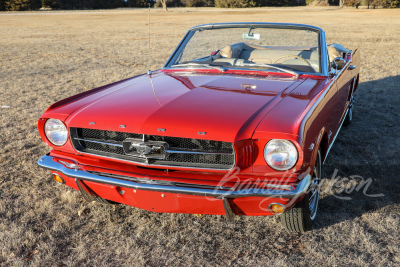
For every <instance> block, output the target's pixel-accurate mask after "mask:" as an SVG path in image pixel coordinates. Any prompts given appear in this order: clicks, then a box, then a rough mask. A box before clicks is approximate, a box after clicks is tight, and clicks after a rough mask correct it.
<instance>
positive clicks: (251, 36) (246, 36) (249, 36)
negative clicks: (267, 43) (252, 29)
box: [243, 33, 260, 40]
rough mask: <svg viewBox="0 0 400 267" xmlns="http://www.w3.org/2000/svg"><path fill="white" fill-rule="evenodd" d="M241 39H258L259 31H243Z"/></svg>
mask: <svg viewBox="0 0 400 267" xmlns="http://www.w3.org/2000/svg"><path fill="white" fill-rule="evenodd" d="M243 40H260V34H259V33H243Z"/></svg>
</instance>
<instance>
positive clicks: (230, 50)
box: [220, 43, 244, 58]
mask: <svg viewBox="0 0 400 267" xmlns="http://www.w3.org/2000/svg"><path fill="white" fill-rule="evenodd" d="M243 46H244V43H237V44H233V45H227V46H225V47H224V49H222V50H221V52H220V54H221V56H223V57H226V58H238V57H239V55H240V53H241V52H242V50H243Z"/></svg>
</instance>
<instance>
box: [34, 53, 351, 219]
mask: <svg viewBox="0 0 400 267" xmlns="http://www.w3.org/2000/svg"><path fill="white" fill-rule="evenodd" d="M346 60H347V65H346V67H345V68H344V69H343V70H341V71H340V73H338V74H337V75H331V76H317V75H315V76H313V75H300V76H299V77H293V76H292V75H288V74H285V73H280V72H266V71H243V70H229V71H227V72H224V73H219V72H218V71H215V70H210V69H205V70H198V71H194V70H190V71H189V70H182V69H180V70H160V71H156V72H153V74H151V75H141V76H137V77H133V78H130V79H126V80H124V81H121V82H118V83H114V84H111V85H108V86H103V87H100V88H97V89H94V90H91V91H88V92H85V93H82V94H79V95H76V96H73V97H70V98H67V99H65V100H62V101H60V102H57V103H55V104H54V105H52V106H51V107H50V108H49V109H48V110H47V111H46V112H45V113H44V114H43V115H42V117H41V118H40V119H39V123H38V127H39V132H40V135H41V137H42V139H43V140H44V141H45V142H46V143H47V144H48V145H49V146H51V147H52V148H53V149H54V150H52V151H51V152H50V155H51V156H52V157H54V158H55V159H57V158H59V159H64V160H66V161H68V162H71V163H74V164H76V165H78V166H79V168H80V169H81V170H84V171H97V172H107V173H111V174H115V175H125V176H130V177H140V178H141V179H149V180H151V179H155V180H159V181H168V182H182V183H183V182H184V183H190V184H195V185H196V184H197V185H208V186H218V185H221V184H223V185H225V186H237V179H239V180H240V184H241V185H246V184H247V185H253V186H259V187H261V188H264V187H265V188H267V187H268V186H266V185H265V183H266V182H268V181H276V180H277V179H279V183H281V184H293V185H295V184H296V183H298V182H299V180H300V179H301V178H302V177H304V175H307V174H311V173H312V172H311V170H312V169H313V163H314V162H315V158H316V153H317V151H318V149H321V153H322V155H323V159H325V157H326V155H327V153H328V151H329V148H330V146H331V145H332V143H333V141H334V137H335V136H336V134H337V133H338V131H339V130H340V126H341V123H342V122H343V119H344V116H345V114H346V111H347V107H348V105H349V102H350V97H351V96H352V94H353V93H354V91H355V90H356V88H357V85H358V79H359V78H358V73H359V54H358V51H357V50H356V51H354V52H353V53H352V55H351V56H349V57H348V58H347V59H346ZM351 64H354V65H355V66H356V68H355V69H353V70H350V69H349V66H350V65H351ZM49 118H53V119H59V120H61V121H63V122H64V123H65V125H66V126H67V127H77V128H93V129H99V130H108V131H119V132H126V133H139V134H146V135H158V136H173V137H183V138H194V139H204V140H218V141H225V142H232V143H233V145H234V149H235V154H236V163H235V166H240V167H241V168H240V170H238V171H237V172H236V173H234V176H235V179H236V178H237V179H236V180H235V179H232V174H233V172H235V171H236V170H212V169H210V170H202V169H196V168H189V169H188V168H181V167H160V166H151V168H145V167H143V166H139V165H138V164H136V163H134V162H126V161H124V160H120V159H117V158H105V157H102V156H98V155H92V154H90V155H88V154H84V153H81V152H79V151H77V150H75V148H74V147H73V145H72V143H71V140H68V141H67V143H66V144H65V145H63V146H61V147H58V146H54V145H53V144H51V143H50V142H49V141H48V140H47V138H46V135H45V133H44V123H45V122H46V120H47V119H49ZM90 123H95V124H90ZM121 125H123V128H121ZM160 128H162V129H165V131H159V129H160ZM199 132H205V133H206V134H205V135H199ZM271 139H286V140H290V141H291V142H292V143H293V144H294V145H295V146H296V148H297V150H298V152H299V158H298V161H297V163H296V165H295V166H294V167H293V168H292V169H291V170H290V171H286V172H280V171H276V170H274V169H272V168H271V167H269V166H268V164H266V162H265V159H264V155H263V150H264V147H265V145H266V143H267V142H268V141H269V140H271ZM247 147H251V148H252V151H251V157H244V156H243V155H244V152H243V150H244V149H247ZM52 172H53V173H57V174H58V175H60V176H61V177H63V179H64V181H65V183H66V185H68V186H70V187H72V188H75V189H77V190H78V187H77V184H76V181H75V180H74V179H73V178H70V177H68V176H66V175H64V174H63V173H61V172H57V171H54V170H53V171H52ZM299 178H300V179H299ZM84 184H85V185H86V186H87V187H88V188H90V189H91V192H92V194H95V195H97V196H99V197H102V198H105V199H108V200H112V201H115V202H119V203H124V204H127V205H131V206H135V207H139V208H142V209H146V210H150V211H156V212H179V213H197V214H225V210H224V206H223V203H222V200H221V199H215V198H214V199H212V198H209V197H206V196H192V195H185V194H175V193H163V192H151V191H143V190H132V189H130V188H124V187H118V186H112V185H106V184H99V183H94V182H90V181H85V182H84ZM121 192H124V193H123V194H121ZM300 199H301V198H299V199H297V200H296V201H290V199H287V198H280V199H276V198H260V197H242V198H235V199H230V200H229V201H230V204H231V206H232V209H233V210H234V212H235V214H237V215H271V212H270V211H269V210H268V205H269V204H271V203H281V204H283V205H285V206H286V207H287V208H290V207H291V206H292V205H294V204H295V203H296V202H297V201H300Z"/></svg>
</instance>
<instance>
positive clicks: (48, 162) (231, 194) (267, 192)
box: [38, 155, 311, 199]
mask: <svg viewBox="0 0 400 267" xmlns="http://www.w3.org/2000/svg"><path fill="white" fill-rule="evenodd" d="M38 164H39V166H40V167H42V168H45V169H49V170H52V171H57V172H60V173H62V174H64V175H66V176H68V177H70V178H75V179H79V180H82V181H90V182H95V183H100V184H107V185H113V186H119V187H124V188H131V189H137V190H147V191H157V192H165V193H175V194H185V195H198V196H209V197H215V198H221V199H222V198H239V197H274V198H278V197H282V198H296V197H301V196H303V195H304V194H306V193H307V190H308V187H309V186H310V183H311V175H307V176H305V177H304V178H303V180H301V181H300V182H299V183H298V184H297V186H296V187H295V188H294V189H293V190H276V189H260V188H248V189H241V190H236V191H225V190H220V189H205V188H187V187H180V186H168V185H155V184H141V183H135V182H133V181H127V180H121V179H116V178H110V177H104V176H99V175H95V174H91V173H89V172H86V171H83V170H79V169H68V168H67V167H65V166H64V165H62V164H61V163H59V162H57V161H56V160H54V157H52V156H49V155H44V156H43V157H41V158H40V159H39V161H38Z"/></svg>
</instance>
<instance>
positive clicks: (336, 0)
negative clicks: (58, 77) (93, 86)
mask: <svg viewBox="0 0 400 267" xmlns="http://www.w3.org/2000/svg"><path fill="white" fill-rule="evenodd" d="M149 3H150V5H151V6H156V7H161V6H162V7H164V9H166V8H167V7H185V6H186V7H225V8H226V7H227V8H239V7H263V6H302V5H337V6H339V5H340V6H343V5H345V6H357V7H358V6H359V5H365V6H368V8H369V7H370V6H371V7H376V6H382V7H400V0H150V1H149V0H0V11H25V10H38V9H40V8H51V9H60V10H74V9H113V8H129V7H148V5H149Z"/></svg>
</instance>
